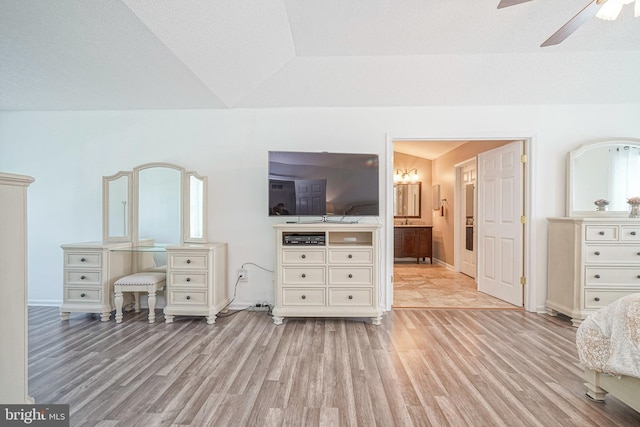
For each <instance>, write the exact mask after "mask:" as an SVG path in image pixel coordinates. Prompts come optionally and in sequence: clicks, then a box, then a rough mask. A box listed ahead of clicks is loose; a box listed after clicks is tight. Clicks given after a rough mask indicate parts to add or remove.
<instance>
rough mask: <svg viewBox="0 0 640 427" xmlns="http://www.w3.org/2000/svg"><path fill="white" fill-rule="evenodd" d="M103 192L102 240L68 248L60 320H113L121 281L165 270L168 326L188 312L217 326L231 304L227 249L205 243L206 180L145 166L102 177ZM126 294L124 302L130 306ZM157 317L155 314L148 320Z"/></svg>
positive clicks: (180, 171)
mask: <svg viewBox="0 0 640 427" xmlns="http://www.w3.org/2000/svg"><path fill="white" fill-rule="evenodd" d="M102 190H103V195H102V201H103V206H102V211H103V215H102V219H103V221H102V224H103V225H102V236H103V237H102V241H99V242H87V243H74V244H65V245H62V248H63V250H64V293H63V304H62V305H61V307H60V316H61V318H62V319H63V320H65V319H68V318H69V313H70V312H85V313H99V314H100V318H101V320H102V321H107V320H109V317H110V313H111V312H112V311H113V310H114V308H115V306H116V304H115V297H114V284H115V282H116V281H118V280H119V279H122V278H123V277H125V276H130V275H135V274H137V273H147V272H158V269H159V268H160V269H161V270H162V271H166V276H165V277H166V282H165V295H166V305H165V307H164V313H165V321H166V322H167V323H171V322H172V321H173V318H174V316H176V315H185V316H205V317H206V318H207V323H209V324H212V323H214V322H215V318H216V314H217V313H218V312H219V311H220V310H222V309H223V308H224V307H225V306H226V305H227V304H228V302H229V299H228V297H227V264H226V250H227V245H226V243H208V242H207V240H206V235H207V231H206V230H207V227H206V218H207V212H206V211H207V198H206V195H207V178H206V177H203V176H200V175H198V174H197V173H196V172H189V171H187V170H185V169H184V168H183V167H181V166H177V165H173V164H170V163H147V164H144V165H140V166H137V167H135V168H134V169H133V170H132V171H128V172H118V173H117V174H115V175H111V176H105V177H103V184H102ZM147 236H148V237H147ZM183 257H186V258H184V261H185V263H186V264H187V266H186V267H185V266H183V265H181V262H180V261H182V260H183ZM187 260H188V261H189V262H187ZM191 262H193V264H191ZM156 266H161V267H156ZM162 267H164V269H162ZM185 283H186V285H185ZM156 287H157V288H158V289H159V287H160V283H158V284H157V285H156ZM123 288H124V287H123ZM145 289H147V288H145ZM119 290H122V289H119ZM147 290H148V289H147ZM185 292H186V293H185ZM125 295H127V294H124V295H122V301H120V300H119V301H118V305H119V304H122V306H127V305H128V304H127V301H126V300H125V298H126V297H125ZM119 298H120V296H119ZM149 302H150V304H149V306H150V308H152V306H153V305H154V300H153V299H152V298H150V299H149ZM137 303H138V302H137ZM137 303H136V304H137ZM120 314H121V313H120ZM154 317H155V316H154V315H153V313H150V315H149V320H150V321H151V320H152V319H154ZM117 321H118V320H117Z"/></svg>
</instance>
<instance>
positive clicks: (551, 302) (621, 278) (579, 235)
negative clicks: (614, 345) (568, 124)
mask: <svg viewBox="0 0 640 427" xmlns="http://www.w3.org/2000/svg"><path fill="white" fill-rule="evenodd" d="M567 183H568V188H567V215H568V216H567V217H560V218H548V227H549V235H548V237H549V239H548V278H547V301H546V306H547V312H548V313H549V314H551V315H556V314H557V313H562V314H565V315H567V316H569V317H571V321H572V323H573V325H574V326H578V325H579V324H580V323H581V322H582V320H584V319H585V318H586V317H587V315H589V314H591V313H593V312H595V311H596V310H598V309H599V308H601V307H604V306H606V305H608V304H610V303H612V302H613V301H615V300H617V299H619V298H621V297H623V296H626V295H629V294H632V293H636V292H640V219H639V218H634V217H632V215H630V214H629V211H628V208H627V206H626V205H627V203H628V201H629V200H632V199H633V198H630V196H629V194H638V192H640V140H638V139H620V138H618V139H613V140H599V141H595V142H591V143H587V144H584V145H581V146H580V147H578V148H577V149H576V150H574V151H571V152H570V153H569V155H568V158H567ZM602 196H604V197H602ZM596 198H598V199H597V200H596V202H595V204H596V206H597V207H598V210H597V211H594V210H593V205H592V204H591V203H594V202H592V201H593V200H594V199H596ZM599 202H600V203H599ZM604 202H606V203H604ZM589 206H591V207H589ZM601 206H602V207H607V208H608V210H605V209H600V207H601Z"/></svg>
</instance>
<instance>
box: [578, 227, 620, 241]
mask: <svg viewBox="0 0 640 427" xmlns="http://www.w3.org/2000/svg"><path fill="white" fill-rule="evenodd" d="M585 240H593V241H616V240H618V226H617V225H587V226H586V236H585Z"/></svg>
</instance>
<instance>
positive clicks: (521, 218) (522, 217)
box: [520, 215, 527, 224]
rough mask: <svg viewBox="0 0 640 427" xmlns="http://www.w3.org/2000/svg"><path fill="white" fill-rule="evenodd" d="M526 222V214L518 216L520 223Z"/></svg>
mask: <svg viewBox="0 0 640 427" xmlns="http://www.w3.org/2000/svg"><path fill="white" fill-rule="evenodd" d="M526 223H527V217H526V216H524V215H522V216H521V217H520V224H526Z"/></svg>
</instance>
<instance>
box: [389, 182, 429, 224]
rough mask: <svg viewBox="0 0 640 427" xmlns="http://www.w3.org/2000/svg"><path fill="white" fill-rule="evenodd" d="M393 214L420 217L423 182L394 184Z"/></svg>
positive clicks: (402, 216)
mask: <svg viewBox="0 0 640 427" xmlns="http://www.w3.org/2000/svg"><path fill="white" fill-rule="evenodd" d="M393 193H394V207H393V216H395V217H401V218H420V217H421V212H420V206H421V204H422V184H421V183H420V182H412V183H407V184H405V183H395V184H393Z"/></svg>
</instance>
